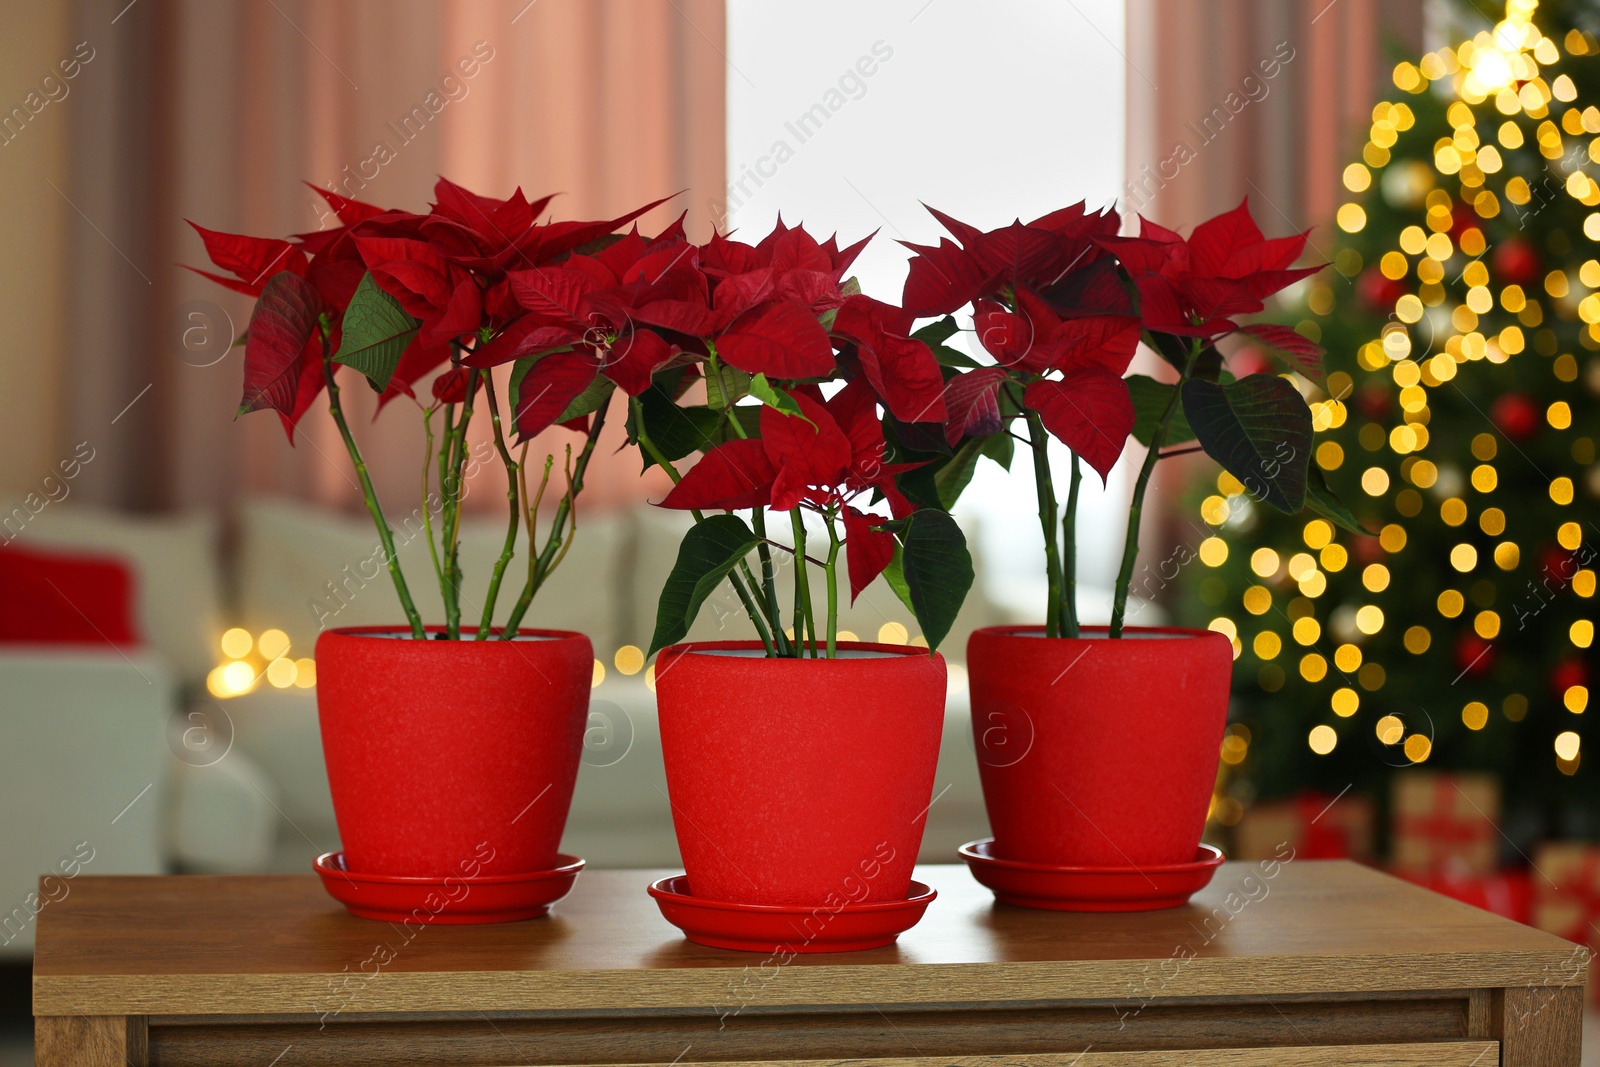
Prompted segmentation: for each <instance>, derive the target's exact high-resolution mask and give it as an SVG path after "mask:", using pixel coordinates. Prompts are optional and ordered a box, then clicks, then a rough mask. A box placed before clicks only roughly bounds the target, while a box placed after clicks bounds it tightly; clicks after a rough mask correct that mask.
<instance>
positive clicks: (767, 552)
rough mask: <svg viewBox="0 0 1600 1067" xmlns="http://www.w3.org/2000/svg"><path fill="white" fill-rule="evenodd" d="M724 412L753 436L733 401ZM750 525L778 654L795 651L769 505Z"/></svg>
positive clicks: (738, 430) (756, 511)
mask: <svg viewBox="0 0 1600 1067" xmlns="http://www.w3.org/2000/svg"><path fill="white" fill-rule="evenodd" d="M712 369H713V371H715V369H716V368H715V364H713V367H712ZM723 414H724V415H725V416H726V417H727V421H728V425H729V427H730V428H731V429H732V430H733V434H734V436H735V437H738V438H739V439H741V440H743V439H745V438H747V437H749V434H747V433H745V432H744V426H743V425H741V424H740V422H739V420H738V418H737V417H736V416H734V414H733V405H732V404H729V405H728V406H727V407H726V408H725V409H723ZM750 527H751V529H752V530H754V531H755V535H756V537H757V538H759V541H758V542H757V543H756V559H757V560H758V561H759V562H760V564H761V592H762V595H763V597H764V599H765V602H766V609H767V616H768V618H770V619H771V621H772V638H773V640H774V641H775V642H776V643H777V646H778V655H780V656H788V655H792V654H793V651H794V650H793V649H792V648H791V647H790V645H789V638H788V636H787V635H785V634H784V632H783V618H782V610H781V609H780V608H779V607H778V581H777V570H776V568H774V567H773V565H772V548H771V546H770V545H769V544H768V543H767V509H766V508H752V509H751V512H750ZM751 584H752V585H754V584H755V581H754V579H753V578H752V579H751Z"/></svg>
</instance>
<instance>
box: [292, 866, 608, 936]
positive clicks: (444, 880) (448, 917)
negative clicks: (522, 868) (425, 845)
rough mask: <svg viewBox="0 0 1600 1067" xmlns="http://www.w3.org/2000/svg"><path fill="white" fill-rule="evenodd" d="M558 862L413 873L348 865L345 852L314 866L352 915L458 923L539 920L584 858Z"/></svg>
mask: <svg viewBox="0 0 1600 1067" xmlns="http://www.w3.org/2000/svg"><path fill="white" fill-rule="evenodd" d="M556 862H557V863H559V864H560V866H558V867H555V868H552V869H551V870H548V871H534V872H531V873H528V874H480V875H478V876H477V877H475V878H467V877H465V876H462V875H442V876H438V877H432V876H410V875H395V874H360V873H358V872H356V871H351V870H348V869H346V867H345V865H344V853H343V852H324V853H323V854H322V855H320V856H318V857H317V858H316V861H315V862H314V863H313V864H312V867H313V868H315V870H316V872H317V874H318V876H320V877H321V878H322V887H323V888H324V889H326V890H327V891H328V895H329V896H331V897H332V898H333V899H334V900H337V901H338V902H339V903H341V904H343V905H344V906H345V910H347V911H348V912H349V913H350V914H351V915H355V916H359V917H360V918H363V919H377V920H380V921H383V922H407V921H410V922H414V923H416V922H421V923H427V924H432V923H440V924H449V925H460V924H466V923H508V922H517V921H519V920H522V919H537V918H538V917H539V916H541V915H544V914H546V913H547V912H549V910H550V906H551V905H552V904H554V903H555V902H556V901H558V900H560V899H561V898H562V897H564V896H566V895H567V894H568V893H569V892H571V890H572V883H573V882H574V881H576V880H577V877H578V872H579V871H581V870H583V860H581V859H579V858H578V857H576V856H566V855H557V856H556Z"/></svg>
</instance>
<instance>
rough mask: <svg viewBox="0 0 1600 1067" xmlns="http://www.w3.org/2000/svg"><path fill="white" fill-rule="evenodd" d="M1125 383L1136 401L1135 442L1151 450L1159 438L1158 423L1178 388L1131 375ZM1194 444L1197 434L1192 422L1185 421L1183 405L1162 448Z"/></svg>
mask: <svg viewBox="0 0 1600 1067" xmlns="http://www.w3.org/2000/svg"><path fill="white" fill-rule="evenodd" d="M1125 381H1127V383H1128V395H1129V396H1130V397H1132V398H1133V439H1134V440H1136V441H1138V442H1139V443H1140V444H1141V445H1144V446H1145V447H1146V448H1149V447H1150V442H1151V440H1153V439H1154V437H1155V433H1156V423H1158V422H1160V421H1161V416H1162V414H1163V413H1164V412H1165V411H1166V410H1167V404H1168V403H1170V402H1171V400H1172V396H1173V394H1174V393H1175V392H1177V390H1178V387H1177V386H1176V385H1169V384H1167V383H1166V382H1158V381H1156V380H1155V379H1154V378H1152V377H1150V376H1149V375H1146V374H1130V375H1128V377H1127V378H1126V379H1125ZM1193 440H1194V431H1193V430H1191V429H1190V428H1189V420H1188V419H1186V418H1184V417H1183V405H1182V404H1179V405H1178V406H1177V407H1176V408H1175V409H1173V412H1172V418H1171V420H1170V422H1169V423H1168V425H1167V436H1166V439H1165V440H1163V441H1162V446H1163V447H1166V446H1168V445H1181V444H1183V443H1184V442H1186V441H1193Z"/></svg>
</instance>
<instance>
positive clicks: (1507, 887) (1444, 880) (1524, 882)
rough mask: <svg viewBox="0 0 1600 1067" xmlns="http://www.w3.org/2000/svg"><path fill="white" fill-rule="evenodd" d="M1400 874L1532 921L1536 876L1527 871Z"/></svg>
mask: <svg viewBox="0 0 1600 1067" xmlns="http://www.w3.org/2000/svg"><path fill="white" fill-rule="evenodd" d="M1396 873H1397V874H1399V875H1400V877H1402V878H1404V879H1405V880H1406V881H1408V882H1413V883H1415V884H1417V885H1420V886H1422V887H1423V888H1424V889H1431V890H1433V891H1434V892H1435V893H1442V894H1444V895H1445V896H1447V897H1449V898H1451V899H1452V900H1459V901H1461V903H1463V904H1471V905H1472V906H1473V907H1475V908H1482V909H1483V910H1484V911H1492V912H1494V913H1495V914H1496V915H1499V916H1501V917H1503V918H1507V919H1514V920H1515V921H1517V922H1519V923H1526V922H1529V920H1530V918H1531V916H1532V912H1533V878H1530V877H1529V875H1528V874H1527V872H1525V871H1497V872H1495V873H1493V874H1483V875H1480V874H1468V873H1465V872H1460V871H1433V872H1424V873H1407V872H1405V871H1397V872H1396Z"/></svg>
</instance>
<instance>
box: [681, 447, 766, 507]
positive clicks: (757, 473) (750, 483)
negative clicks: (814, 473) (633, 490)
mask: <svg viewBox="0 0 1600 1067" xmlns="http://www.w3.org/2000/svg"><path fill="white" fill-rule="evenodd" d="M775 477H777V470H776V468H774V467H773V465H772V461H771V460H770V459H768V458H767V452H766V449H765V447H763V446H762V443H761V442H760V441H759V440H757V439H755V438H750V439H749V440H743V439H741V440H737V441H727V442H725V443H723V444H720V445H718V446H717V447H716V448H713V449H712V450H711V451H710V452H707V453H706V454H705V455H704V456H701V457H700V461H699V462H698V463H696V464H695V465H694V466H693V467H690V468H689V473H688V474H685V475H684V476H683V480H682V481H680V482H679V483H678V484H677V485H675V486H673V487H672V492H670V493H668V494H667V495H666V499H664V500H662V501H661V506H662V507H664V508H678V509H680V510H683V511H690V510H695V509H716V510H720V511H736V510H738V509H740V508H759V507H765V506H766V505H767V504H768V503H769V502H770V501H771V498H772V481H773V479H774V478H775Z"/></svg>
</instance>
